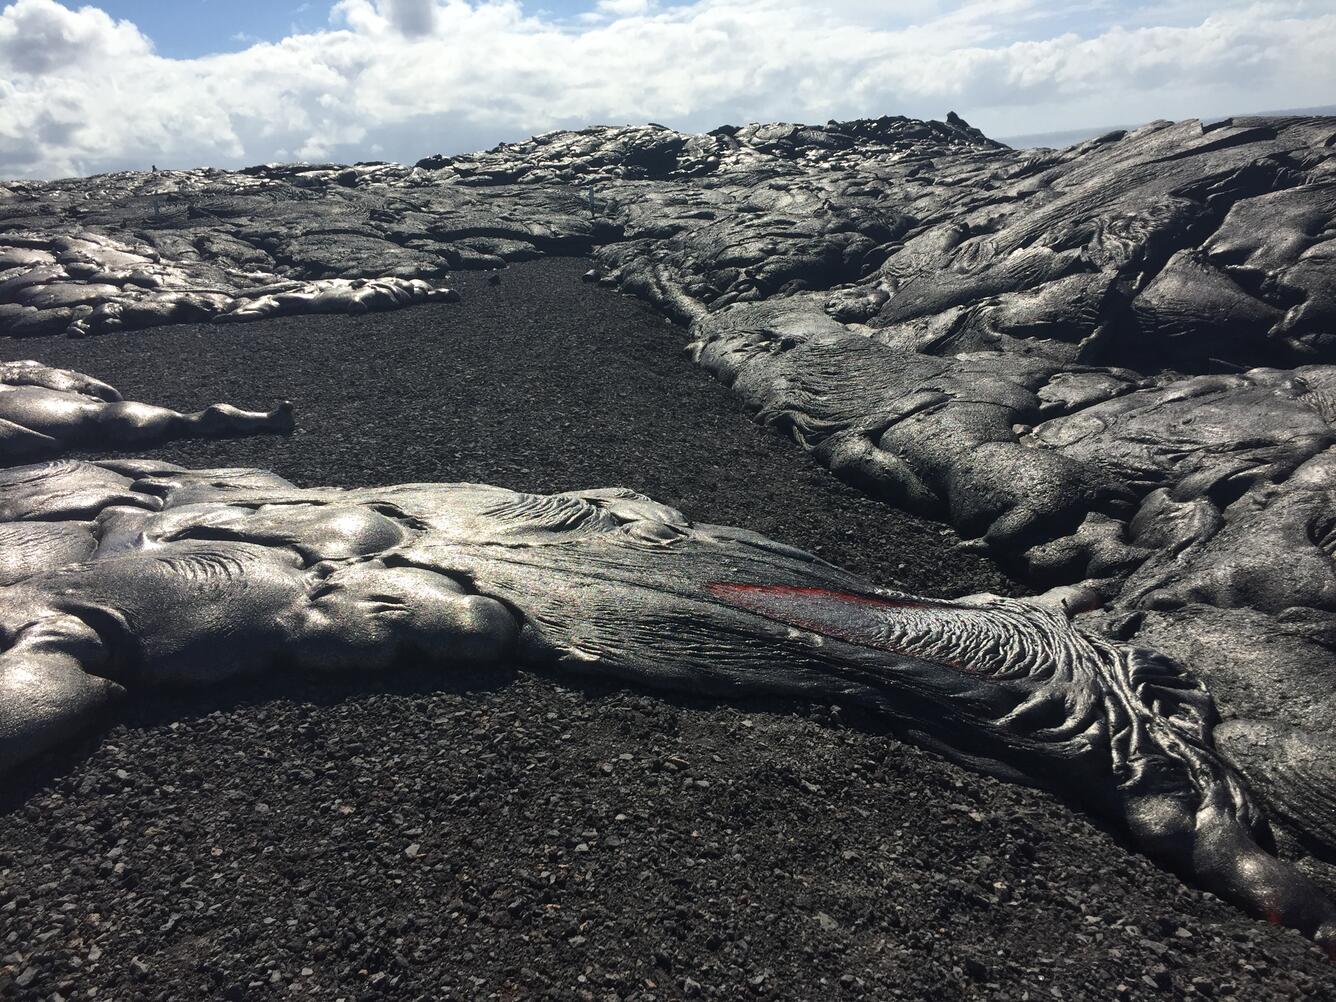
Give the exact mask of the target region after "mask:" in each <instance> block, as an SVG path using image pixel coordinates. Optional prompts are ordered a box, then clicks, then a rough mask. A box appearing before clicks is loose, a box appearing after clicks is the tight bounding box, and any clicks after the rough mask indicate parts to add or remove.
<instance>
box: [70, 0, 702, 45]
mask: <svg viewBox="0 0 1336 1002" xmlns="http://www.w3.org/2000/svg"><path fill="white" fill-rule="evenodd" d="M93 5H94V6H97V7H100V8H102V10H104V11H106V12H107V13H108V14H110V15H111V16H112V17H115V18H125V19H128V20H130V21H133V22H134V23H135V24H137V25H138V26H139V27H140V29H141V30H142V31H143V32H144V33H145V34H146V35H148V36H149V37H150V38H151V39H153V44H154V47H155V48H156V49H157V51H158V53H159V54H160V55H164V56H171V57H173V58H177V59H181V58H190V57H193V56H206V55H210V54H212V53H215V52H235V51H237V50H239V49H244V48H247V47H248V46H249V45H250V44H252V43H254V42H257V41H264V42H276V41H278V40H280V39H282V38H284V37H286V36H287V35H295V34H299V33H302V32H311V31H319V30H321V29H322V28H327V27H329V13H330V6H331V4H330V3H329V2H328V0H324V2H322V0H315V2H300V3H295V2H292V0H93ZM65 6H66V7H71V8H76V9H77V8H79V7H82V6H84V4H83V3H80V2H66V3H65ZM523 6H524V8H525V10H526V11H529V12H531V13H533V14H535V15H537V16H545V15H550V16H551V17H553V18H554V19H561V20H572V19H575V18H577V17H578V16H579V15H581V14H585V13H588V12H590V11H592V10H593V9H594V3H592V2H590V0H541V2H537V3H524V4H523ZM660 6H661V7H674V6H681V2H679V0H665V2H663V3H661V4H660Z"/></svg>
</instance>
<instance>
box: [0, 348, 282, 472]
mask: <svg viewBox="0 0 1336 1002" xmlns="http://www.w3.org/2000/svg"><path fill="white" fill-rule="evenodd" d="M292 426H293V420H292V405H291V404H290V403H288V402H287V401H284V402H283V403H281V404H279V405H278V406H277V407H275V408H274V409H273V410H271V411H243V410H241V409H239V408H237V407H233V406H232V405H231V404H213V405H212V406H210V407H207V408H205V409H204V410H202V411H199V412H197V413H195V414H182V413H180V412H179V411H174V410H171V409H169V408H166V407H157V406H154V405H153V404H142V403H139V402H137V401H133V400H122V399H121V395H120V393H119V392H117V390H116V388H115V387H114V386H108V385H107V384H106V383H104V382H102V381H101V380H99V379H93V378H92V377H91V376H85V375H84V374H83V373H81V372H72V371H70V370H69V369H55V368H52V367H51V366H48V365H42V364H41V363H40V362H34V361H32V360H25V361H19V362H0V465H3V464H6V463H15V462H22V461H24V460H27V459H33V458H37V457H39V456H50V455H52V454H55V453H60V452H63V451H65V450H66V449H70V448H74V447H85V448H88V447H95V448H113V449H115V448H121V449H123V448H134V447H136V446H143V445H150V444H154V443H157V442H162V441H165V440H167V439H170V438H182V437H187V436H192V435H195V436H198V435H254V434H256V433H259V432H279V433H283V432H289V431H291V430H292Z"/></svg>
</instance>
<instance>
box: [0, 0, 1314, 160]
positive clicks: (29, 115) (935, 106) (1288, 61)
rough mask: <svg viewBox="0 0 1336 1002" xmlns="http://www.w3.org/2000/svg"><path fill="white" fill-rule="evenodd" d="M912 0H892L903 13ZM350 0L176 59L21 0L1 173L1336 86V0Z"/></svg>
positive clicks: (1268, 101)
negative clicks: (547, 0)
mask: <svg viewBox="0 0 1336 1002" xmlns="http://www.w3.org/2000/svg"><path fill="white" fill-rule="evenodd" d="M888 9H889V12H888ZM531 10H534V9H533V8H525V7H523V6H522V5H521V4H519V3H517V2H514V0H340V2H338V3H335V4H334V5H333V6H332V8H331V9H330V14H329V25H328V28H327V29H325V30H321V31H318V32H313V33H310V34H297V35H291V36H289V37H287V38H284V39H282V40H281V41H278V42H262V43H257V44H255V45H252V46H251V47H250V48H247V49H245V50H243V51H240V52H233V53H227V54H220V55H213V56H205V57H201V58H196V59H168V58H164V57H162V56H159V55H157V54H156V52H155V51H154V47H153V43H152V41H151V39H150V38H149V37H147V36H146V35H145V34H144V33H143V32H142V31H141V30H140V28H139V27H137V26H136V25H134V24H132V23H130V22H128V21H116V20H114V19H112V18H111V17H109V16H107V14H105V13H104V12H103V11H101V10H99V9H97V8H96V7H92V6H87V7H82V8H79V9H77V10H76V9H72V8H68V7H65V6H62V5H61V4H59V3H56V2H55V0H15V2H13V3H10V4H9V5H8V6H5V7H4V8H3V9H0V177H15V176H32V177H52V176H61V175H70V174H88V173H94V172H98V171H103V170H112V169H119V168H123V167H143V166H146V165H147V164H149V163H156V164H158V165H159V166H197V165H203V164H212V165H219V166H237V165H241V164H249V163H256V162H261V161H267V160H292V159H306V160H322V159H326V158H336V159H341V160H350V159H365V158H386V159H399V160H409V161H411V160H414V159H416V158H418V157H421V156H425V155H427V154H429V153H435V152H460V151H463V150H469V149H475V148H480V147H485V146H491V145H493V144H495V143H496V142H498V141H500V140H504V139H516V138H521V137H524V136H528V135H531V134H533V133H536V132H542V131H546V130H548V129H552V128H559V127H567V126H580V125H586V124H591V123H609V124H620V123H626V122H644V121H647V120H652V121H657V122H662V123H664V124H667V125H671V126H674V127H677V128H684V129H708V128H712V127H714V126H716V125H720V124H723V123H725V122H732V123H739V122H743V121H754V120H767V121H774V120H786V121H825V120H826V119H828V118H852V117H861V116H872V115H879V114H906V115H915V116H919V117H932V118H941V117H943V116H944V115H945V114H946V112H947V110H948V109H954V110H956V111H958V112H960V113H961V114H963V115H964V116H965V117H966V118H968V119H969V120H970V121H971V122H972V123H973V124H975V125H978V126H980V127H981V128H983V129H984V130H985V131H987V132H990V133H992V134H994V135H1007V134H1015V133H1024V132H1045V131H1051V130H1057V129H1064V128H1076V127H1081V126H1087V125H1099V124H1102V123H1105V122H1128V121H1144V120H1147V119H1151V118H1160V117H1164V118H1176V117H1188V116H1192V115H1203V114H1222V113H1228V112H1231V111H1248V110H1254V109H1262V108H1277V107H1299V106H1306V105H1316V104H1322V103H1328V102H1331V101H1333V100H1336V60H1333V59H1332V58H1331V39H1332V38H1336V0H1320V2H1317V0H1311V2H1302V0H1295V2H1275V3H1229V2H1225V3H1219V2H1217V3H1210V4H1208V3H1204V2H1198V0H1171V2H1169V3H1168V4H1165V3H1161V4H1157V5H1155V6H1153V7H1152V6H1150V5H1142V4H1141V3H1139V2H1135V3H1130V4H1129V3H1126V2H1113V0H1088V2H1086V3H1084V4H1080V5H1076V6H1074V5H1072V4H1061V3H1055V2H1052V0H965V2H958V0H957V2H945V0H906V2H903V3H896V4H880V3H876V4H874V3H866V2H862V0H834V2H826V3H821V4H816V3H812V2H805V0H802V2H800V0H696V2H692V3H686V4H678V5H675V6H666V5H664V4H661V3H658V2H656V0H598V2H596V3H591V7H590V10H589V11H588V12H587V13H586V14H584V15H582V16H578V17H574V18H569V19H564V20H559V19H554V18H552V17H550V16H546V15H544V14H542V13H540V12H536V10H535V12H530V11H531Z"/></svg>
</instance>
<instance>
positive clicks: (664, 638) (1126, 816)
mask: <svg viewBox="0 0 1336 1002" xmlns="http://www.w3.org/2000/svg"><path fill="white" fill-rule="evenodd" d="M0 486H3V487H4V488H5V495H4V496H5V501H4V504H3V508H2V509H0V515H2V516H3V518H4V521H3V522H0V536H2V537H3V539H4V541H5V543H6V557H5V561H4V564H5V566H4V580H5V581H6V582H7V585H8V586H7V587H5V588H4V589H3V592H0V610H2V611H0V630H3V633H4V635H5V636H6V638H8V639H7V644H6V649H5V650H4V652H3V653H0V768H2V767H12V766H13V765H15V764H17V763H18V762H21V761H24V760H26V759H27V758H29V757H31V756H33V755H35V754H37V753H39V752H41V751H43V750H45V749H46V748H49V747H50V746H52V745H53V744H54V743H55V742H56V741H59V740H63V739H65V738H67V737H68V736H69V735H70V734H72V733H74V732H75V731H76V730H78V729H79V728H80V727H82V726H84V725H85V724H86V723H87V722H88V721H89V720H90V718H91V717H93V716H94V715H95V714H96V712H97V711H98V710H99V709H101V708H102V706H103V705H104V704H105V703H106V702H107V701H108V700H109V699H110V698H111V697H112V696H114V695H118V694H120V693H121V692H123V691H124V690H126V689H131V690H133V689H135V688H142V687H156V686H168V687H170V686H191V685H216V684H218V683H220V682H224V681H227V680H229V679H232V678H235V677H238V676H243V675H247V674H257V673H261V672H270V673H272V672H274V671H276V670H280V669H288V670H292V669H299V670H300V669H314V670H319V671H331V670H339V669H342V670H350V669H356V670H361V671H367V670H370V671H377V670H382V669H384V668H386V667H388V666H389V665H390V664H392V663H394V662H395V661H396V660H399V659H401V658H403V657H405V656H415V657H417V658H418V659H421V660H425V661H427V662H430V663H434V664H438V665H440V666H441V667H442V668H444V669H446V670H451V669H456V670H457V669H458V668H459V667H460V666H471V665H472V666H476V665H492V666H501V665H504V664H506V663H508V662H510V661H512V660H513V659H515V658H518V659H519V660H520V661H521V663H525V664H539V665H542V664H554V665H556V666H557V667H559V668H560V670H562V671H566V672H574V673H577V674H587V673H593V674H599V675H604V676H611V677H613V678H616V679H618V680H620V681H627V682H632V683H636V684H640V685H645V686H649V687H657V688H667V689H683V690H686V691H688V692H697V693H708V694H717V695H721V696H734V697H737V696H739V695H744V694H758V693H759V694H767V695H784V696H800V697H806V698H815V699H818V700H825V701H831V700H833V701H836V702H846V703H851V704H857V705H863V706H867V707H870V708H871V709H873V710H875V711H877V712H879V713H882V714H886V715H888V716H890V717H892V718H893V719H895V720H897V721H898V722H899V723H900V725H901V726H902V727H904V728H905V729H907V730H908V731H909V733H912V734H914V735H915V736H917V737H918V738H919V740H921V741H923V742H925V743H927V744H929V745H931V746H933V747H938V748H941V749H942V750H944V751H946V752H947V753H948V754H951V755H954V756H956V757H958V758H961V759H963V760H965V761H967V762H970V763H971V764H974V765H976V766H979V767H982V768H984V769H986V770H988V771H991V772H994V773H998V774H1000V775H1003V776H1013V777H1014V776H1020V777H1023V778H1030V779H1035V780H1039V781H1043V782H1046V783H1048V784H1050V785H1052V786H1055V787H1057V788H1059V789H1061V790H1063V791H1064V792H1066V793H1068V794H1069V795H1071V796H1072V797H1073V798H1075V799H1077V800H1079V801H1080V802H1082V803H1084V804H1086V805H1087V806H1089V807H1090V808H1092V809H1094V810H1095V811H1097V812H1099V813H1101V814H1104V815H1106V816H1109V817H1111V818H1113V819H1114V820H1116V821H1117V822H1118V823H1119V825H1120V826H1122V827H1124V828H1125V829H1126V830H1127V831H1128V833H1129V835H1130V836H1131V838H1132V840H1133V842H1134V843H1135V844H1136V845H1138V846H1139V847H1141V848H1142V849H1143V850H1145V851H1146V852H1147V853H1148V854H1150V855H1152V856H1155V857H1157V858H1159V859H1161V860H1162V861H1164V862H1166V863H1168V864H1169V865H1171V866H1173V867H1175V868H1177V869H1178V870H1180V871H1182V872H1185V873H1188V874H1190V875H1191V876H1192V877H1194V878H1195V879H1196V880H1197V881H1198V882H1200V883H1201V884H1202V885H1203V886H1204V887H1207V888H1209V889H1211V890H1214V891H1216V892H1217V893H1219V894H1221V895H1222V896H1224V897H1226V898H1229V899H1230V900H1233V901H1235V902H1237V903H1239V904H1241V905H1243V906H1244V907H1246V908H1247V909H1248V910H1249V911H1251V912H1253V913H1254V914H1257V915H1262V916H1266V917H1268V918H1270V919H1271V920H1272V921H1275V922H1280V923H1284V924H1287V925H1291V926H1293V927H1295V928H1298V929H1300V930H1302V931H1303V932H1305V933H1307V934H1308V935H1311V936H1314V937H1315V938H1316V939H1317V940H1318V941H1319V942H1320V943H1322V944H1323V945H1324V946H1326V947H1327V949H1328V950H1334V949H1336V906H1333V904H1332V903H1331V901H1330V900H1329V899H1328V898H1326V896H1325V895H1324V894H1323V893H1322V892H1321V891H1319V890H1318V889H1317V888H1316V887H1315V886H1314V885H1313V884H1312V883H1311V882H1309V881H1308V880H1307V879H1306V878H1305V877H1303V876H1302V875H1300V874H1299V873H1298V872H1297V871H1296V870H1293V869H1291V868H1290V867H1287V866H1286V865H1284V864H1282V863H1281V862H1280V861H1278V860H1277V859H1276V858H1275V857H1274V856H1272V855H1270V854H1269V853H1267V852H1266V851H1264V850H1263V849H1262V848H1261V846H1260V845H1259V842H1261V843H1265V842H1267V841H1269V837H1270V836H1269V832H1268V831H1267V830H1266V826H1265V823H1264V822H1263V820H1262V818H1261V815H1260V814H1259V812H1258V811H1257V810H1256V808H1255V807H1254V806H1253V804H1252V803H1251V802H1250V800H1249V797H1248V794H1247V792H1246V790H1245V788H1244V786H1243V783H1242V782H1241V781H1240V779H1239V778H1238V776H1237V775H1236V774H1235V772H1234V770H1232V769H1231V768H1230V767H1229V766H1227V765H1225V764H1224V763H1223V762H1222V761H1221V760H1220V759H1219V758H1218V757H1217V756H1216V755H1215V753H1214V750H1213V748H1212V743H1211V729H1212V727H1213V726H1214V724H1215V722H1216V717H1215V709H1214V706H1213V704H1212V702H1211V699H1210V696H1209V695H1208V694H1207V692H1206V691H1205V689H1204V688H1202V686H1201V685H1200V683H1198V682H1196V680H1194V679H1192V678H1191V677H1190V676H1188V675H1187V674H1186V673H1185V672H1183V671H1182V670H1180V669H1179V668H1178V666H1176V665H1174V664H1173V663H1172V662H1169V661H1167V660H1165V659H1164V658H1163V657H1161V656H1159V655H1156V654H1154V653H1152V652H1149V651H1146V650H1143V649H1140V648H1135V647H1120V646H1116V645H1113V644H1109V643H1107V642H1105V641H1103V640H1101V639H1099V638H1097V637H1091V636H1087V635H1085V634H1083V633H1081V632H1080V631H1078V630H1076V629H1073V628H1072V627H1071V626H1070V625H1069V623H1068V621H1067V617H1066V615H1064V609H1063V607H1062V604H1061V599H1060V598H1058V597H1054V598H1052V599H1049V600H1048V601H1047V602H1044V601H1042V600H1041V601H1033V600H1015V599H1004V598H998V597H996V596H975V597H969V598H964V599H959V600H956V601H952V602H948V601H943V600H938V599H920V598H915V597H913V596H909V595H903V594H900V593H896V592H887V591H883V590H880V589H877V588H875V587H874V586H873V585H872V584H871V583H870V582H867V581H865V580H863V579H861V578H859V577H857V576H856V575H852V574H849V573H848V572H845V571H842V570H840V569H839V568H837V567H834V566H833V565H830V564H827V563H824V562H823V561H821V560H819V559H817V558H815V557H813V556H811V555H809V554H806V553H803V552H802V551H799V550H795V549H792V548H791V547H787V546H784V545H782V544H779V543H776V542H774V541H772V540H769V539H766V538H765V537H763V536H760V535H757V534H755V533H751V532H748V531H745V530H740V529H731V528H726V527H722V526H715V525H707V524H694V523H692V522H691V521H690V520H688V519H687V518H686V516H684V515H683V514H682V513H681V512H679V511H676V510H675V509H672V508H669V507H667V506H666V505H661V504H657V503H656V502H654V501H651V500H650V499H649V498H646V497H644V496H643V495H639V494H636V493H634V492H632V491H628V490H623V489H616V488H611V489H602V490H587V491H580V492H572V493H567V494H556V495H536V494H521V493H516V492H513V491H508V490H504V489H501V488H496V487H487V486H481V485H476V484H447V485H432V484H413V485H405V486H400V487H384V488H371V489H360V490H337V489H333V490H331V489H307V490H301V489H298V488H296V487H294V486H293V485H291V484H289V483H286V482H285V481H283V480H282V479H281V478H278V477H276V476H275V475H273V474H271V473H267V472H264V471H260V470H186V469H183V468H181V467H178V466H172V465H169V464H162V463H155V462H144V461H133V460H122V461H114V462H108V463H102V464H89V463H64V462H56V463H49V464H45V465H39V466H29V467H19V468H16V469H13V470H11V471H9V472H8V473H6V474H5V475H4V478H3V480H2V481H0ZM1302 808H1303V804H1302V803H1300V804H1299V809H1300V810H1302Z"/></svg>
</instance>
